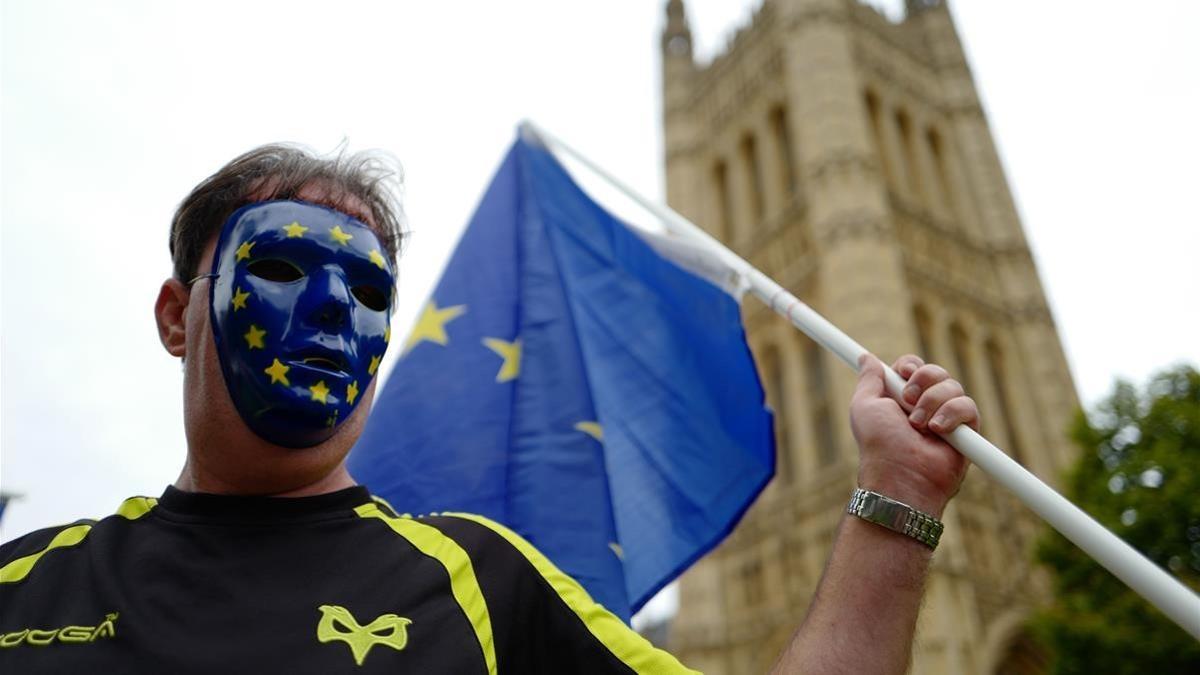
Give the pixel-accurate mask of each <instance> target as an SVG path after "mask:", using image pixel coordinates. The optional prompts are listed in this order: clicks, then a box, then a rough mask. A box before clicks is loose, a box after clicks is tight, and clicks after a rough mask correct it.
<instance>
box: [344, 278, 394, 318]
mask: <svg viewBox="0 0 1200 675" xmlns="http://www.w3.org/2000/svg"><path fill="white" fill-rule="evenodd" d="M350 292H351V293H353V294H354V297H355V299H357V300H358V301H359V302H361V303H362V304H363V306H365V307H366V308H367V309H371V310H374V311H376V312H382V311H383V310H385V309H387V306H388V294H387V292H386V291H384V290H382V289H380V288H378V287H376V286H369V285H366V284H363V285H359V286H355V287H354V288H351V289H350Z"/></svg>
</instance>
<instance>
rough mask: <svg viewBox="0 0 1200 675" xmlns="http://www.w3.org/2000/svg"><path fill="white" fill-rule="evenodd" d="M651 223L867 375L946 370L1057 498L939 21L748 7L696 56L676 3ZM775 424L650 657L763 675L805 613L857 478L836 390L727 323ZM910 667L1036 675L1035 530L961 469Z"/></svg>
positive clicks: (1009, 222) (1021, 330)
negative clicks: (769, 474) (673, 226)
mask: <svg viewBox="0 0 1200 675" xmlns="http://www.w3.org/2000/svg"><path fill="white" fill-rule="evenodd" d="M662 67H663V95H664V98H663V116H664V127H665V154H666V175H667V195H668V201H669V202H670V204H671V206H673V207H674V208H675V209H676V210H678V211H680V212H681V213H683V214H684V215H685V216H687V217H688V218H690V219H691V220H693V221H694V222H696V223H697V224H700V225H701V226H702V227H704V228H706V229H707V230H708V231H709V232H710V233H712V234H714V235H715V236H717V237H718V238H720V239H721V240H723V241H725V242H726V243H727V244H729V245H730V246H731V247H732V248H733V249H734V250H736V251H737V252H739V253H740V254H741V255H742V256H743V257H745V258H747V259H748V260H750V261H751V262H752V263H753V264H754V265H756V266H757V267H758V268H759V269H761V270H763V271H764V272H766V273H767V274H768V275H770V276H771V277H773V278H774V279H775V280H777V281H778V282H780V283H782V284H783V285H784V286H786V287H787V288H788V289H789V290H791V291H792V292H793V293H795V294H796V295H797V296H799V297H800V298H802V299H804V300H805V301H806V302H808V303H809V304H810V305H812V306H813V307H814V308H815V309H816V310H817V311H819V312H821V313H822V314H824V315H825V316H826V317H828V318H829V319H830V320H832V321H833V322H834V323H835V324H837V325H838V326H840V327H841V328H842V329H844V330H846V331H847V332H848V333H849V334H850V335H852V336H854V337H855V338H856V339H857V340H858V341H860V342H861V343H862V344H864V345H866V346H867V347H868V348H870V349H872V350H875V351H876V353H878V354H879V355H880V356H881V357H882V358H884V359H885V360H890V359H894V358H895V357H896V356H898V355H900V354H902V353H906V352H916V353H918V354H922V355H924V356H925V357H926V358H927V359H930V360H935V361H937V362H939V363H943V364H946V365H947V366H948V367H949V368H950V369H951V370H952V371H953V372H954V373H955V375H956V376H957V377H958V378H959V379H960V380H961V381H962V382H963V383H964V384H965V386H966V388H967V390H968V392H969V393H971V395H973V396H974V397H975V398H976V400H977V401H978V402H979V404H980V407H981V410H982V415H983V420H984V422H983V424H984V428H983V431H984V434H985V435H986V436H988V437H989V438H991V439H992V440H993V441H994V442H996V444H997V445H999V446H1000V447H1002V448H1005V449H1006V451H1007V452H1009V453H1010V454H1011V455H1012V456H1013V457H1014V458H1015V459H1017V460H1018V461H1020V462H1021V463H1022V464H1024V465H1025V466H1026V467H1027V468H1029V469H1030V470H1031V471H1033V472H1034V473H1036V474H1037V475H1038V476H1040V477H1041V478H1042V479H1043V480H1046V481H1047V482H1049V483H1050V484H1052V485H1056V486H1057V482H1058V477H1059V475H1060V474H1061V472H1062V470H1063V469H1064V468H1065V467H1067V466H1069V465H1070V464H1071V462H1072V460H1073V457H1074V451H1073V450H1072V447H1071V445H1070V444H1069V442H1068V441H1067V439H1066V434H1065V430H1066V428H1067V425H1068V423H1069V421H1070V419H1071V416H1072V415H1073V413H1074V410H1075V409H1076V407H1077V406H1078V401H1077V398H1076V394H1075V389H1074V385H1073V382H1072V380H1071V376H1070V372H1069V370H1068V368H1067V364H1066V359H1065V357H1064V355H1063V351H1062V347H1061V343H1060V341H1059V337H1058V333H1057V329H1056V328H1055V324H1054V321H1053V318H1052V316H1051V314H1050V311H1049V308H1048V305H1047V303H1046V299H1045V295H1044V293H1043V290H1042V286H1041V283H1040V281H1039V279H1038V274H1037V270H1036V268H1035V265H1034V261H1033V258H1032V256H1031V254H1030V251H1029V248H1028V246H1027V244H1026V240H1025V236H1024V233H1023V231H1022V226H1021V222H1020V219H1019V217H1018V215H1017V212H1016V209H1015V206H1014V203H1013V200H1012V196H1011V194H1010V192H1009V188H1008V184H1007V182H1006V179H1005V176H1004V172H1003V169H1002V167H1001V164H1000V160H999V158H998V156H997V153H996V149H995V145H994V142H993V139H992V135H991V132H990V130H989V127H988V122H987V119H986V115H985V113H984V111H983V108H982V106H981V104H980V101H979V98H978V95H977V93H976V90H975V84H974V82H973V79H972V75H971V72H970V69H969V67H968V64H967V61H966V58H965V56H964V53H963V48H962V45H961V43H960V41H959V38H958V34H957V32H956V30H955V27H954V24H953V22H952V19H951V15H950V11H949V10H948V8H947V7H946V6H945V4H944V3H943V2H939V1H938V0H924V1H920V0H909V2H908V3H907V13H906V17H905V18H904V20H902V21H900V22H893V21H890V20H888V19H887V18H885V17H884V16H883V15H881V14H880V13H879V12H877V11H876V10H875V9H874V8H872V7H870V6H867V5H863V4H860V3H859V2H857V1H856V0H764V2H763V3H762V6H761V8H760V9H759V10H758V11H757V12H756V14H755V16H754V18H753V20H752V21H751V22H750V23H749V24H748V25H747V26H745V27H744V28H743V29H742V30H740V31H739V32H738V33H737V34H736V36H735V37H733V38H732V40H731V41H730V43H729V46H728V48H727V50H726V51H725V53H724V54H722V55H721V56H719V57H717V58H716V59H714V60H713V61H712V62H711V63H709V64H707V65H701V64H698V63H696V61H695V60H694V57H693V53H692V41H691V33H690V31H689V28H688V22H687V16H686V8H685V5H684V2H682V0H670V1H669V2H668V3H667V22H666V27H665V29H664V31H663V35H662ZM744 311H745V312H746V325H747V327H748V333H749V336H750V341H751V345H752V347H753V350H754V353H755V356H756V359H757V362H758V364H759V369H760V372H761V374H762V379H763V383H764V385H765V387H766V390H767V396H768V400H769V402H770V403H771V405H772V407H773V408H774V409H775V410H776V411H777V413H778V414H777V421H776V424H777V434H778V445H779V463H778V472H777V477H776V479H775V480H774V481H773V482H772V484H771V485H770V486H769V487H768V489H767V490H766V491H765V492H764V494H763V495H762V497H761V498H760V500H759V502H758V503H757V504H756V505H755V506H754V507H753V508H752V509H751V510H750V512H749V513H748V514H747V515H746V517H745V519H744V520H743V522H742V523H741V525H740V526H739V527H738V528H737V530H736V531H735V532H734V533H733V535H732V536H730V537H729V539H727V540H726V542H725V543H723V544H722V545H721V546H720V547H718V548H717V549H716V550H715V551H713V552H712V553H711V554H710V555H709V556H707V557H706V558H705V559H704V560H702V561H701V562H700V563H699V564H697V565H696V566H695V567H694V568H693V569H692V570H690V571H689V572H688V573H687V574H686V575H684V577H683V578H682V580H681V583H680V607H679V613H678V615H677V617H676V618H675V620H674V622H673V624H672V626H671V631H670V638H669V642H668V647H669V648H670V649H671V651H672V652H674V653H675V654H677V655H678V656H679V657H680V659H681V660H683V662H684V663H686V664H688V665H689V666H691V667H693V668H698V669H700V670H702V671H703V672H705V673H709V674H710V675H722V674H725V673H729V674H734V673H737V674H741V673H758V672H766V670H767V669H768V668H769V667H770V665H771V664H772V663H773V661H774V659H775V658H776V656H777V655H778V654H779V653H780V651H781V650H782V649H783V648H784V646H785V645H786V644H787V642H788V640H789V638H790V636H791V633H792V632H793V631H794V629H795V627H796V626H797V625H798V623H799V622H800V620H801V619H802V618H803V616H804V613H805V610H806V608H807V606H808V602H809V600H810V598H811V596H812V594H813V591H814V589H815V587H816V584H817V581H818V579H819V577H820V574H821V570H822V566H823V564H824V561H825V559H826V557H827V556H828V553H829V547H830V543H831V540H832V537H833V533H834V528H835V527H836V525H837V523H838V520H839V519H840V518H841V516H842V512H843V509H844V507H845V504H846V502H847V500H848V499H849V496H850V492H851V490H852V489H853V487H854V485H855V474H856V468H857V466H856V462H857V449H856V446H855V444H854V440H853V438H852V437H851V435H850V431H849V425H848V424H847V422H846V420H847V408H848V402H849V400H850V394H851V391H852V389H853V385H854V380H855V378H854V374H853V372H851V370H850V369H848V368H846V367H844V366H843V365H841V364H840V363H838V362H836V361H835V360H834V358H833V357H831V356H830V355H829V354H826V353H824V352H823V350H821V349H820V348H818V347H817V346H816V345H815V344H813V343H812V342H811V341H810V340H808V338H806V337H805V336H803V335H802V334H800V333H799V332H797V331H796V330H795V329H793V328H792V327H791V326H790V325H789V324H787V323H786V322H784V321H782V320H781V319H779V318H778V317H777V316H776V315H775V314H774V313H772V312H771V311H770V310H769V309H767V308H766V307H765V306H763V305H762V304H761V303H758V302H753V301H751V302H747V303H746V304H745V306H744ZM944 520H945V523H946V531H945V535H944V537H943V539H942V544H941V546H940V547H939V548H938V551H937V553H936V555H935V557H934V564H933V569H932V572H931V575H930V578H929V581H928V595H927V600H926V604H925V606H924V609H923V610H922V613H921V620H920V624H919V628H918V637H917V642H916V644H915V646H914V654H913V666H912V672H914V673H922V674H939V673H945V674H947V675H958V674H962V673H986V674H989V675H990V674H993V673H1037V672H1042V670H1043V669H1044V666H1045V659H1044V657H1043V656H1042V655H1041V654H1039V653H1038V652H1037V650H1036V648H1034V647H1033V645H1032V643H1031V641H1030V640H1029V639H1028V636H1027V635H1025V634H1024V633H1023V631H1022V624H1023V622H1024V620H1025V618H1026V617H1027V616H1028V615H1029V612H1030V611H1031V609H1032V608H1033V607H1034V606H1035V605H1036V604H1037V603H1038V602H1039V598H1045V597H1046V595H1047V594H1048V593H1049V592H1050V589H1049V585H1048V580H1047V579H1046V578H1045V577H1044V575H1043V574H1041V573H1040V572H1039V571H1037V570H1036V569H1033V568H1032V566H1031V562H1030V561H1031V546H1032V544H1033V542H1034V540H1035V538H1036V536H1037V535H1038V533H1039V532H1040V527H1041V525H1040V521H1039V520H1038V519H1037V518H1036V516H1034V515H1033V514H1032V513H1031V512H1029V511H1028V510H1026V509H1025V508H1024V507H1023V506H1022V505H1021V504H1020V503H1019V502H1018V501H1017V500H1016V499H1015V498H1013V497H1011V496H1010V495H1009V494H1008V493H1007V492H1006V491H1004V490H1003V489H1001V488H996V487H993V486H992V484H991V483H990V482H989V480H988V479H987V477H986V476H984V475H983V474H982V472H980V471H979V470H978V469H974V470H972V471H971V472H970V474H969V475H968V478H967V481H966V483H965V485H964V486H963V489H962V491H961V492H960V494H959V495H958V497H957V498H956V499H955V501H954V502H953V503H952V504H951V506H950V507H949V509H948V510H947V511H946V513H945V518H944Z"/></svg>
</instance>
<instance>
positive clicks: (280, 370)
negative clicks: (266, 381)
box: [263, 359, 291, 387]
mask: <svg viewBox="0 0 1200 675" xmlns="http://www.w3.org/2000/svg"><path fill="white" fill-rule="evenodd" d="M289 370H291V368H290V367H288V366H285V365H283V364H282V363H280V362H279V359H275V362H274V363H272V364H271V367H270V368H267V369H265V370H264V371H263V372H265V373H266V374H268V375H270V376H271V384H275V383H276V382H279V383H280V384H282V385H283V386H285V387H287V386H291V382H288V379H287V371H289Z"/></svg>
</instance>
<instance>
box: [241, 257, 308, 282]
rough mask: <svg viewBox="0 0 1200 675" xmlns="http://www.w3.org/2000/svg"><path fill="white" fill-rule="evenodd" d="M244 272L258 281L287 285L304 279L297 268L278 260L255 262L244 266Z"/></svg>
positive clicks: (302, 273) (266, 259) (269, 259)
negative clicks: (263, 280)
mask: <svg viewBox="0 0 1200 675" xmlns="http://www.w3.org/2000/svg"><path fill="white" fill-rule="evenodd" d="M246 271H247V272H249V273H250V274H253V275H254V276H256V277H258V278H259V279H266V280H267V281H276V282H280V283H288V282H290V281H299V280H300V279H303V278H304V272H303V271H301V269H300V268H299V267H296V266H295V265H293V264H292V263H290V262H288V261H286V260H280V259H279V258H265V259H263V260H255V261H254V262H252V263H250V264H249V265H247V266H246Z"/></svg>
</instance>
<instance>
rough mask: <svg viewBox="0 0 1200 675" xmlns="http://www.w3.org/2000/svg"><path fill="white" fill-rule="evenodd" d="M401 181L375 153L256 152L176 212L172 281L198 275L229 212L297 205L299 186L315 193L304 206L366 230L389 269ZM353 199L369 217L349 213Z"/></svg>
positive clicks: (399, 228)
mask: <svg viewBox="0 0 1200 675" xmlns="http://www.w3.org/2000/svg"><path fill="white" fill-rule="evenodd" d="M403 180H404V173H403V169H402V168H401V166H400V163H399V161H397V160H396V158H395V157H393V156H392V155H390V154H388V153H385V152H381V151H364V152H355V153H347V152H346V151H345V147H344V145H343V146H342V147H341V148H339V149H338V150H337V151H335V152H334V153H333V154H332V155H330V156H326V157H322V156H320V155H317V154H316V153H314V152H313V151H312V150H310V149H308V148H305V147H304V146H301V145H295V144H291V143H271V144H268V145H262V146H259V147H257V148H254V149H253V150H250V151H249V152H246V153H245V154H242V155H240V156H238V157H236V158H234V159H233V160H232V161H230V162H229V163H228V164H226V165H225V166H223V167H221V169H220V170H219V171H217V172H216V173H214V174H213V175H211V176H209V177H208V178H205V179H204V180H203V181H202V182H201V183H200V184H199V185H197V186H196V187H195V188H194V189H193V190H192V191H191V193H190V194H188V196H187V197H185V198H184V200H183V201H182V202H181V203H180V204H179V208H178V209H176V210H175V216H174V217H173V218H172V219H171V236H170V242H169V247H170V250H171V260H172V262H173V263H174V275H175V278H176V279H179V280H180V281H185V282H186V281H187V280H189V279H192V278H193V277H195V276H196V273H197V271H198V270H197V269H196V268H197V267H198V266H199V264H200V258H201V257H202V256H203V255H204V247H205V245H207V243H208V241H209V240H210V239H212V238H213V237H214V236H215V235H216V234H217V233H218V232H219V231H220V229H221V226H222V225H223V224H224V223H225V220H226V219H228V218H229V216H230V214H232V213H233V212H234V211H236V210H238V209H239V208H241V207H243V206H245V205H247V204H250V203H253V202H259V201H268V200H273V199H295V198H296V197H297V195H298V194H299V193H300V191H301V189H302V188H304V187H305V186H315V187H316V188H317V189H318V190H320V192H319V198H318V199H316V200H314V199H312V198H311V197H309V198H307V199H306V201H315V202H316V203H319V204H321V205H323V206H328V207H330V208H333V209H337V210H339V211H342V212H343V213H346V214H348V215H351V216H354V217H355V218H358V219H359V220H361V221H363V222H364V223H367V224H368V225H370V226H371V227H372V228H373V229H374V230H375V233H376V235H377V236H378V237H379V239H380V242H381V243H382V244H383V246H384V248H385V249H386V250H387V253H388V258H389V259H390V260H391V261H392V264H393V265H392V266H393V268H394V267H395V262H396V258H397V256H398V255H399V254H400V248H401V245H402V243H403V240H404V237H405V232H404V211H403V208H402V206H401V203H400V189H401V186H402V184H403ZM310 189H311V187H310ZM351 198H356V199H357V200H358V201H361V202H362V204H365V205H366V208H367V212H366V213H363V212H362V210H361V208H355V206H356V205H354V204H353V203H352V201H351Z"/></svg>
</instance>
